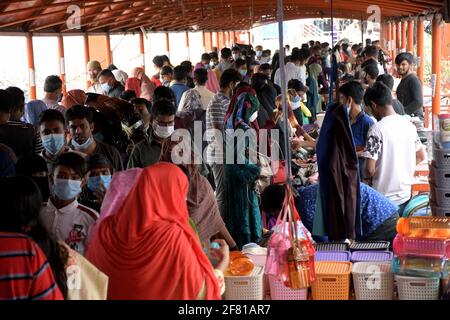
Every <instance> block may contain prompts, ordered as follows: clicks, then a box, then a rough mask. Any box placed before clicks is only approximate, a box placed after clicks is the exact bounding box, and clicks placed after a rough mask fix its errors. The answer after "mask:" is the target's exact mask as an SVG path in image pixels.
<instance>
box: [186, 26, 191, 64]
mask: <svg viewBox="0 0 450 320" xmlns="http://www.w3.org/2000/svg"><path fill="white" fill-rule="evenodd" d="M186 58H187V60H191V52H190V50H189V32H187V31H186Z"/></svg>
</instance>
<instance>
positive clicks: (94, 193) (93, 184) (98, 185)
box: [80, 154, 113, 212]
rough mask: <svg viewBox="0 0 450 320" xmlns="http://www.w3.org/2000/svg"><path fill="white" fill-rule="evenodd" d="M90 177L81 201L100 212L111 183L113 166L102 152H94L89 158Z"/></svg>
mask: <svg viewBox="0 0 450 320" xmlns="http://www.w3.org/2000/svg"><path fill="white" fill-rule="evenodd" d="M87 166H88V168H87V169H88V174H87V176H88V178H87V183H86V185H85V187H84V188H83V192H82V193H81V197H80V203H81V204H83V205H85V206H87V207H89V208H92V209H94V210H95V211H97V212H100V208H101V206H102V203H103V199H104V198H105V194H106V191H107V190H108V189H109V185H110V184H111V180H112V174H113V168H112V166H111V163H110V162H109V161H108V159H106V157H105V156H104V155H102V154H94V155H93V156H92V157H89V159H88V160H87Z"/></svg>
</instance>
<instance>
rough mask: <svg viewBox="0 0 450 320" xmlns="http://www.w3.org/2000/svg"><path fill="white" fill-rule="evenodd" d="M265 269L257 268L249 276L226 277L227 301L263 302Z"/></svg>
mask: <svg viewBox="0 0 450 320" xmlns="http://www.w3.org/2000/svg"><path fill="white" fill-rule="evenodd" d="M263 275H264V268H263V267H260V266H255V268H254V269H253V272H252V274H251V275H249V276H225V295H224V299H225V300H263V299H264V283H263Z"/></svg>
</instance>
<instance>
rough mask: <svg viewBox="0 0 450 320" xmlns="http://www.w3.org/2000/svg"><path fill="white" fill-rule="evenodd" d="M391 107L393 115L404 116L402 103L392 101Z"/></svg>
mask: <svg viewBox="0 0 450 320" xmlns="http://www.w3.org/2000/svg"><path fill="white" fill-rule="evenodd" d="M392 107H393V108H394V110H395V113H397V114H399V115H402V116H403V115H405V108H404V107H403V105H402V103H401V102H400V101H398V100H397V99H392Z"/></svg>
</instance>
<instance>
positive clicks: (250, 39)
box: [247, 31, 252, 45]
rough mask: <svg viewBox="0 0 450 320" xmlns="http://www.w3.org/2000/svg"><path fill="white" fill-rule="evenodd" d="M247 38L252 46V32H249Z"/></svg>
mask: <svg viewBox="0 0 450 320" xmlns="http://www.w3.org/2000/svg"><path fill="white" fill-rule="evenodd" d="M247 37H248V44H249V45H251V44H252V37H251V35H250V31H248V32H247Z"/></svg>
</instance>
